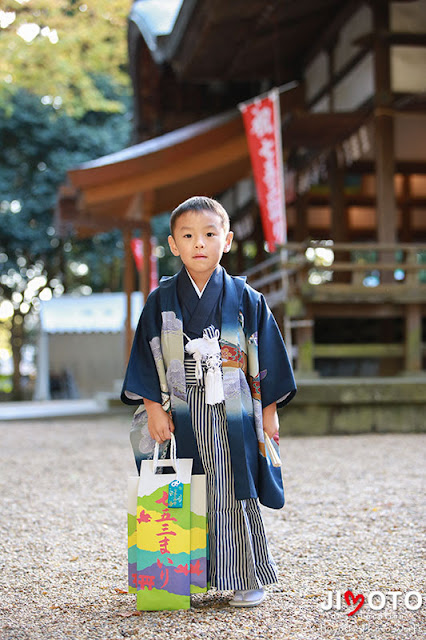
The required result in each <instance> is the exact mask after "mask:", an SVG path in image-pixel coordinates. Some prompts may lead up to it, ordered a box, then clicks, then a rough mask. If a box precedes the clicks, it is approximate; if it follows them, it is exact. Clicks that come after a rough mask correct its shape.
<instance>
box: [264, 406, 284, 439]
mask: <svg viewBox="0 0 426 640" xmlns="http://www.w3.org/2000/svg"><path fill="white" fill-rule="evenodd" d="M262 416H263V430H264V432H265V433H266V434H267V435H268V436H269V437H270V438H274V436H275V437H278V432H279V428H280V423H279V421H278V414H277V403H276V402H273V403H272V404H270V405H268V406H267V407H265V408H264V409H263V411H262Z"/></svg>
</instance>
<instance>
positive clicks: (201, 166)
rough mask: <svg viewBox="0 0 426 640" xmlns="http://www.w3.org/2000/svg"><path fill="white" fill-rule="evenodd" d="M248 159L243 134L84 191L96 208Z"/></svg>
mask: <svg viewBox="0 0 426 640" xmlns="http://www.w3.org/2000/svg"><path fill="white" fill-rule="evenodd" d="M245 157H248V148H247V140H246V137H245V135H241V136H238V137H236V138H234V139H233V140H228V141H227V142H225V143H223V144H221V145H218V146H217V147H215V148H210V149H206V150H205V151H204V152H202V153H197V154H193V155H191V154H188V155H187V157H185V158H182V160H181V161H180V162H176V163H174V164H173V165H172V166H170V165H169V164H166V165H165V166H163V167H161V168H159V169H156V170H154V171H151V172H148V173H145V174H142V175H135V176H132V177H130V178H122V179H120V180H117V181H111V182H110V183H109V184H104V185H100V186H97V187H92V188H90V187H89V188H87V189H85V190H84V196H85V203H86V205H93V204H96V203H100V202H105V201H108V200H110V199H116V198H120V197H125V196H129V195H134V194H136V193H142V192H145V191H152V190H154V189H158V188H161V187H164V186H165V185H167V186H170V185H171V184H175V183H178V182H181V181H183V180H187V179H189V178H195V177H196V176H198V175H203V174H205V173H208V172H210V171H214V170H215V169H218V168H222V169H223V171H226V168H227V166H229V165H232V164H233V163H234V162H237V161H238V160H240V159H241V158H245Z"/></svg>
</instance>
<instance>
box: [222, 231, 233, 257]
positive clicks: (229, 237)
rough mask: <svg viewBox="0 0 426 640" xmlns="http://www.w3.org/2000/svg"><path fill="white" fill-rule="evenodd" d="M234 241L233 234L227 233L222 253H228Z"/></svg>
mask: <svg viewBox="0 0 426 640" xmlns="http://www.w3.org/2000/svg"><path fill="white" fill-rule="evenodd" d="M233 239H234V232H233V231H228V233H227V234H226V238H225V246H224V248H223V253H228V251H230V250H231V245H232V240H233Z"/></svg>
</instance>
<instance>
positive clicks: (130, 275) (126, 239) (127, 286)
mask: <svg viewBox="0 0 426 640" xmlns="http://www.w3.org/2000/svg"><path fill="white" fill-rule="evenodd" d="M131 239H132V232H131V229H123V244H124V278H123V281H124V291H125V294H126V324H125V348H126V357H127V359H128V358H129V357H130V351H131V349H132V340H133V335H132V292H133V287H134V268H133V256H132V248H131V246H130V241H131Z"/></svg>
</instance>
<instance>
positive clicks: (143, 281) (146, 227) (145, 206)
mask: <svg viewBox="0 0 426 640" xmlns="http://www.w3.org/2000/svg"><path fill="white" fill-rule="evenodd" d="M139 202H140V204H141V210H142V211H141V213H142V246H143V263H142V269H141V273H140V288H141V291H142V294H143V300H144V304H145V301H146V299H147V297H148V296H149V290H150V283H151V216H152V212H153V206H154V192H153V191H145V192H144V193H143V194H141V197H140V199H139Z"/></svg>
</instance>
